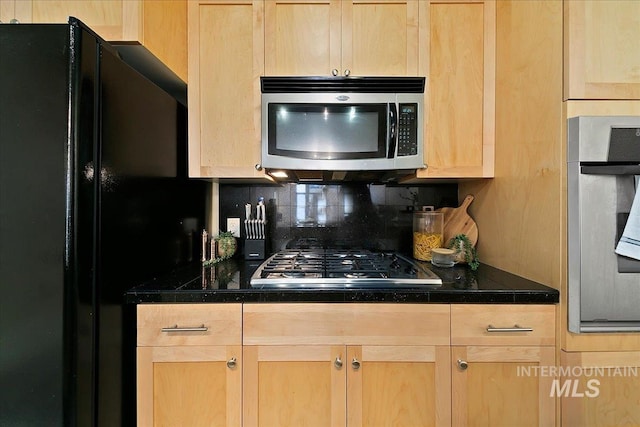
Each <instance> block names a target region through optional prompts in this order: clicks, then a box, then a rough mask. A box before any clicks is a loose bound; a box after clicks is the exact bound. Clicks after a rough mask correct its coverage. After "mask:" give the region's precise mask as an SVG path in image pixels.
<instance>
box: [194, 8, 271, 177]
mask: <svg viewBox="0 0 640 427" xmlns="http://www.w3.org/2000/svg"><path fill="white" fill-rule="evenodd" d="M188 7H189V52H190V56H189V87H188V96H189V175H190V176H192V177H217V178H264V176H265V175H264V172H262V171H260V170H257V169H256V165H259V164H260V156H261V154H260V153H261V145H260V144H261V139H260V138H261V137H260V114H261V112H260V75H262V74H263V70H264V38H263V25H264V23H263V19H262V18H263V3H262V2H257V1H238V2H233V3H230V2H226V1H225V2H218V1H191V2H189V3H188Z"/></svg>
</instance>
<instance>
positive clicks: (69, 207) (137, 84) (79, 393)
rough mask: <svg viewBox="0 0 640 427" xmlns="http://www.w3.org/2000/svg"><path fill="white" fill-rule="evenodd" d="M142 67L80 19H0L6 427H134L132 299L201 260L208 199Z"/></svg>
mask: <svg viewBox="0 0 640 427" xmlns="http://www.w3.org/2000/svg"><path fill="white" fill-rule="evenodd" d="M147 53H148V51H147ZM154 59H155V58H154ZM129 62H131V61H129ZM159 64H160V67H159V69H162V64H161V63H159ZM154 67H155V68H158V64H152V67H151V69H153V68H154ZM140 68H141V67H135V68H134V67H133V66H131V65H129V63H127V62H125V61H124V60H123V55H121V54H119V53H118V50H117V49H116V48H115V47H114V46H113V45H111V44H109V43H107V42H105V41H104V40H102V39H100V38H99V37H98V36H97V35H96V34H95V33H94V32H92V31H91V30H90V29H89V28H87V27H86V26H85V25H83V24H82V23H81V22H80V21H78V20H76V19H74V18H70V19H69V24H18V25H8V24H0V425H2V426H96V425H99V426H119V425H135V416H136V414H135V307H132V306H128V305H126V304H124V303H123V302H124V293H125V291H126V290H127V289H129V288H131V287H133V286H135V285H136V284H139V283H141V282H144V281H146V280H150V279H152V278H154V277H156V276H158V275H162V274H165V273H167V272H169V271H171V270H173V269H175V268H178V267H179V266H180V265H182V264H187V263H189V262H191V261H197V259H198V258H199V257H198V255H197V254H194V251H197V244H196V245H194V242H195V241H197V238H194V236H197V231H198V230H200V229H201V228H202V227H203V222H204V216H205V199H206V193H207V183H205V182H203V181H198V180H189V179H188V178H187V177H186V174H187V159H186V152H187V150H186V107H185V106H184V101H179V100H178V99H179V98H180V97H179V96H176V94H175V93H173V94H171V93H169V92H170V91H168V90H167V88H166V87H162V84H161V83H159V81H161V80H162V78H160V79H156V78H154V76H150V75H144V74H142V73H141V72H140V71H139V70H140ZM166 71H167V69H166V68H165V69H164V70H162V73H165V74H164V76H165V77H166V75H172V73H170V72H169V74H167V73H166ZM162 73H159V74H162ZM156 77H157V76H156ZM183 85H184V84H183ZM185 93H186V89H185Z"/></svg>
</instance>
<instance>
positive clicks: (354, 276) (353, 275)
mask: <svg viewBox="0 0 640 427" xmlns="http://www.w3.org/2000/svg"><path fill="white" fill-rule="evenodd" d="M344 277H347V278H349V279H358V278H361V277H370V275H369V274H368V273H365V272H364V271H353V272H349V273H344Z"/></svg>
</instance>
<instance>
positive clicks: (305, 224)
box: [219, 183, 458, 252]
mask: <svg viewBox="0 0 640 427" xmlns="http://www.w3.org/2000/svg"><path fill="white" fill-rule="evenodd" d="M260 197H263V198H264V200H265V204H266V206H267V207H266V211H267V221H268V222H267V229H268V243H269V247H268V251H269V252H275V251H277V250H280V249H284V248H286V247H287V245H290V244H291V243H292V242H294V241H299V240H300V239H308V238H314V239H319V240H321V241H326V242H329V243H331V244H333V245H339V246H345V247H346V246H349V247H365V248H374V249H389V250H397V251H401V252H409V251H410V249H411V246H412V243H411V242H412V240H411V239H412V226H413V222H412V218H413V215H412V214H413V211H414V210H416V209H420V208H421V207H422V206H434V207H435V208H436V209H437V208H440V207H444V206H457V205H458V185H457V184H433V185H420V186H395V185H394V186H391V185H378V184H375V185H374V184H364V183H348V184H339V185H337V184H281V185H272V186H265V185H238V184H220V192H219V203H220V204H219V206H220V229H221V230H225V229H226V224H227V221H226V220H227V218H231V217H237V218H240V220H241V234H242V236H240V239H239V243H240V249H242V248H243V239H244V237H245V236H244V226H243V225H242V224H243V221H244V218H245V208H244V206H245V204H246V203H251V204H252V206H253V211H254V212H255V205H256V203H257V201H258V198H260Z"/></svg>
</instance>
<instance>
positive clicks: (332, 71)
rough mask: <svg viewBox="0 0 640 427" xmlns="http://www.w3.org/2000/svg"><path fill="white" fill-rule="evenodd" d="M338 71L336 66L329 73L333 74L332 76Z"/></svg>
mask: <svg viewBox="0 0 640 427" xmlns="http://www.w3.org/2000/svg"><path fill="white" fill-rule="evenodd" d="M339 73H340V72H339V71H338V69H337V68H334V69H333V70H331V75H332V76H334V77H335V76H337V75H338V74H339Z"/></svg>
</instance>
